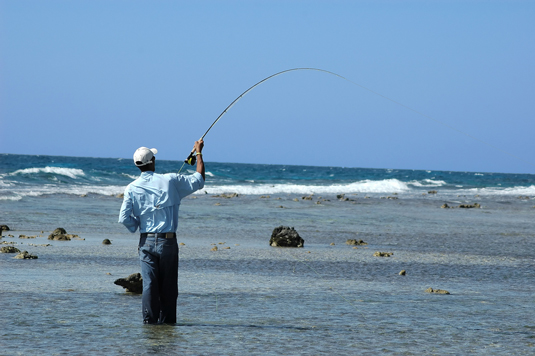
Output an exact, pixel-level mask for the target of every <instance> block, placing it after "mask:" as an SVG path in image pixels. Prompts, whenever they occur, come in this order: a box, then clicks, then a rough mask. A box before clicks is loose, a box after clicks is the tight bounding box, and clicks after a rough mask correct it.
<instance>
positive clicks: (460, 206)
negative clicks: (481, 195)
mask: <svg viewBox="0 0 535 356" xmlns="http://www.w3.org/2000/svg"><path fill="white" fill-rule="evenodd" d="M459 208H463V209H473V208H481V205H480V204H479V203H474V204H461V205H459Z"/></svg>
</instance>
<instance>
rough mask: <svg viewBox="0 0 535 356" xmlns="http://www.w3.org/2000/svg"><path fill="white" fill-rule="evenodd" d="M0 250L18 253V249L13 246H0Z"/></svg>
mask: <svg viewBox="0 0 535 356" xmlns="http://www.w3.org/2000/svg"><path fill="white" fill-rule="evenodd" d="M0 252H2V253H19V252H20V250H19V249H18V248H16V247H13V246H2V248H0Z"/></svg>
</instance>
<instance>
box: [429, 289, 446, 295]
mask: <svg viewBox="0 0 535 356" xmlns="http://www.w3.org/2000/svg"><path fill="white" fill-rule="evenodd" d="M425 292H426V293H435V294H450V292H448V291H447V290H444V289H433V288H427V289H426V290H425Z"/></svg>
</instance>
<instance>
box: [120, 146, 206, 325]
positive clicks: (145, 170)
mask: <svg viewBox="0 0 535 356" xmlns="http://www.w3.org/2000/svg"><path fill="white" fill-rule="evenodd" d="M203 147H204V142H203V141H202V139H201V140H199V141H196V142H195V148H194V150H195V154H196V158H197V172H195V173H194V174H192V175H187V176H184V175H179V174H176V173H168V174H157V173H155V170H156V163H155V157H154V155H155V154H156V153H157V152H158V150H156V149H155V148H152V149H148V148H147V147H140V148H138V149H137V150H136V152H135V153H134V164H135V165H136V166H137V167H138V168H139V169H140V170H141V175H140V176H139V178H138V179H136V180H135V181H133V182H132V183H130V184H129V185H128V186H127V187H126V189H125V191H124V200H123V205H122V206H121V212H120V213H119V222H120V223H122V224H124V226H126V228H127V229H128V230H130V232H132V233H134V232H136V230H137V229H138V228H139V232H140V233H141V235H140V239H139V248H138V251H139V260H140V263H141V276H142V277H143V296H142V311H143V323H144V324H157V323H165V324H174V323H176V303H177V298H178V282H177V278H178V244H177V240H176V230H177V227H178V208H179V207H180V201H181V199H182V198H184V197H186V196H188V195H190V194H191V193H193V192H195V191H197V190H199V189H202V188H203V187H204V178H205V174H204V162H203V159H202V149H203Z"/></svg>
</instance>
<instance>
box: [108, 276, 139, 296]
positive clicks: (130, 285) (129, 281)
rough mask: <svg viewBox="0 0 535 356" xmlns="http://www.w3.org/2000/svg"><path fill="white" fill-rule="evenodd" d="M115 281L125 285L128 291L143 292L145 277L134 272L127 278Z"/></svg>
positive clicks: (119, 284)
mask: <svg viewBox="0 0 535 356" xmlns="http://www.w3.org/2000/svg"><path fill="white" fill-rule="evenodd" d="M113 283H115V284H117V285H118V286H121V287H123V288H124V289H126V291H127V292H130V293H136V294H142V293H143V278H141V273H133V274H131V275H129V276H128V277H126V278H119V279H116V280H115V282H113Z"/></svg>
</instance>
